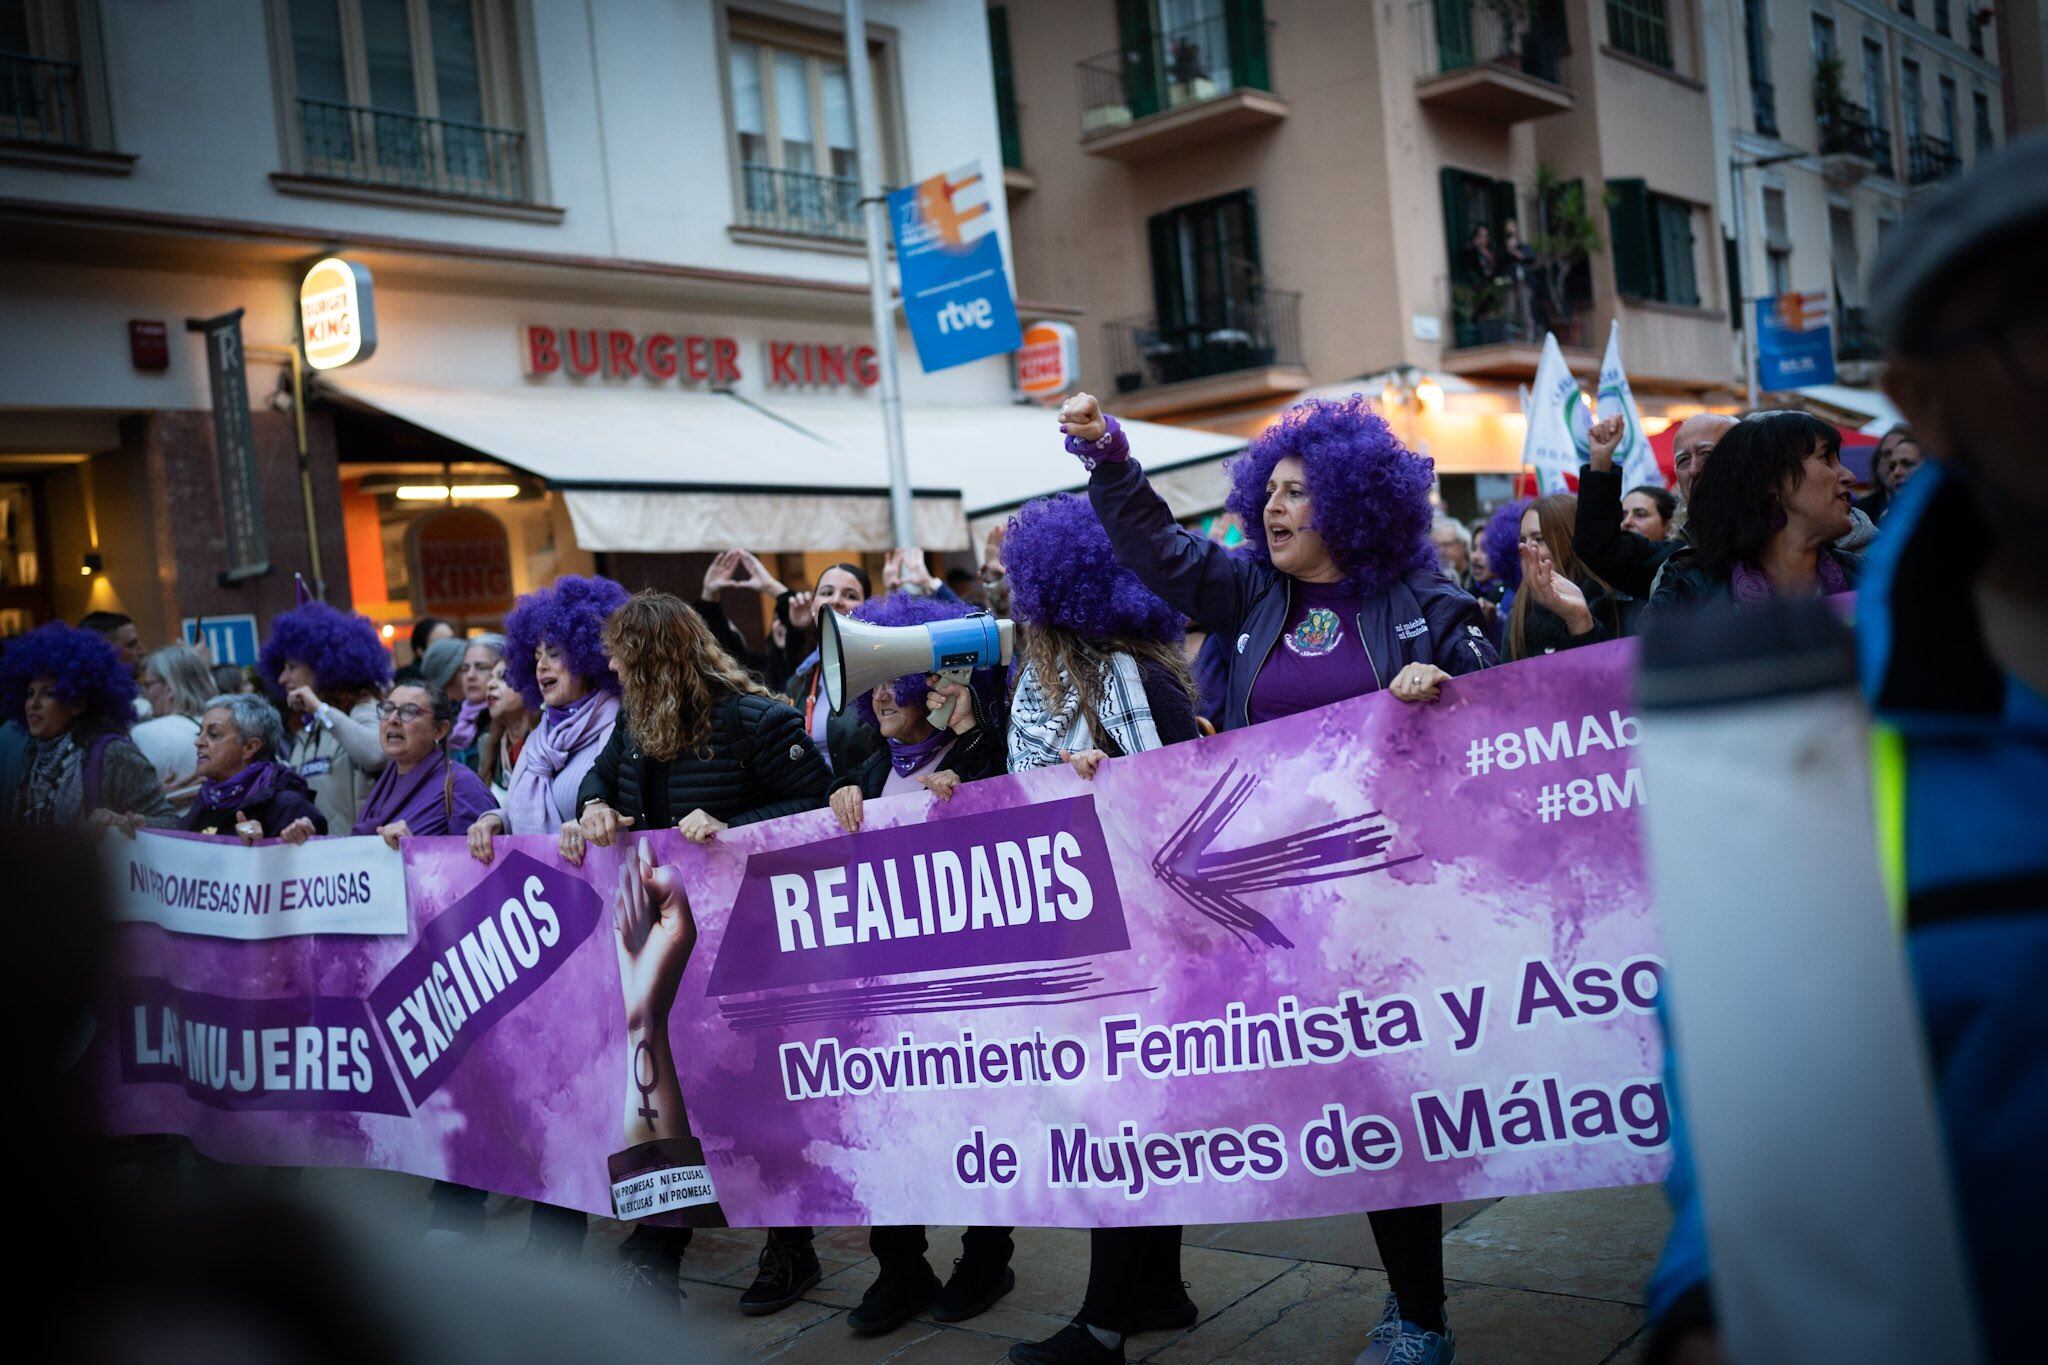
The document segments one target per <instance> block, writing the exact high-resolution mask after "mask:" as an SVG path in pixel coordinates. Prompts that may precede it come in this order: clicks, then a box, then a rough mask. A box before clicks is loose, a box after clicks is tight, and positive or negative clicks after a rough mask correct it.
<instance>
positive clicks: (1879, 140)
mask: <svg viewBox="0 0 2048 1365" xmlns="http://www.w3.org/2000/svg"><path fill="white" fill-rule="evenodd" d="M1816 113H1817V115H1818V117H1819V120H1820V151H1821V155H1822V156H1855V157H1861V158H1863V159H1864V160H1866V161H1868V162H1869V163H1870V164H1871V165H1872V166H1873V167H1875V168H1876V169H1877V171H1878V173H1879V174H1881V175H1890V174H1891V173H1892V135H1891V132H1890V131H1889V130H1888V129H1886V128H1884V127H1883V126H1881V125H1879V124H1874V123H1872V122H1871V121H1870V115H1869V114H1868V113H1867V112H1866V111H1865V110H1864V108H1863V106H1862V105H1860V104H1850V103H1849V102H1848V101H1846V100H1844V101H1842V102H1840V103H1838V104H1834V105H1831V106H1823V107H1821V108H1820V109H1818V110H1817V111H1816Z"/></svg>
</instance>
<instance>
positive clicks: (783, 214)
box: [740, 162, 867, 242]
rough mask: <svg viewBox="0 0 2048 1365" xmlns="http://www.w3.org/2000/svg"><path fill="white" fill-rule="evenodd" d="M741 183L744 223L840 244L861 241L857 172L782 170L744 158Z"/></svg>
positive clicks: (770, 230)
mask: <svg viewBox="0 0 2048 1365" xmlns="http://www.w3.org/2000/svg"><path fill="white" fill-rule="evenodd" d="M740 182H741V188H742V191H743V195H744V197H743V199H742V202H741V205H740V223H741V225H742V226H744V227H750V228H762V229H764V230H766V231H769V232H793V233H798V234H800V235H802V236H806V237H831V238H834V239H836V240H838V241H842V242H859V241H864V240H866V236H867V234H866V232H865V231H864V230H863V227H862V223H861V213H860V180H859V178H858V177H856V176H851V175H817V174H814V173H812V172H810V171H783V170H777V169H776V168H775V167H773V166H762V165H757V164H755V163H753V162H747V163H744V164H743V165H741V167H740Z"/></svg>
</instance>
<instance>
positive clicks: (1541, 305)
mask: <svg viewBox="0 0 2048 1365" xmlns="http://www.w3.org/2000/svg"><path fill="white" fill-rule="evenodd" d="M1545 332H1549V333H1552V334H1554V335H1555V336H1556V337H1557V344H1558V345H1560V346H1564V347H1567V348H1571V347H1577V348H1579V349H1581V350H1583V349H1584V348H1585V345H1586V336H1587V328H1586V318H1585V316H1584V313H1583V310H1582V309H1574V308H1572V307H1570V306H1569V305H1566V306H1563V307H1560V306H1558V305H1557V304H1555V303H1554V302H1552V301H1551V298H1550V293H1549V290H1548V289H1546V288H1545V287H1544V283H1543V279H1542V277H1541V275H1540V274H1533V273H1532V274H1531V275H1530V277H1529V278H1527V279H1525V280H1523V281H1521V282H1520V283H1516V282H1515V281H1513V280H1510V279H1506V278H1503V279H1499V280H1487V281H1479V282H1472V283H1464V284H1454V285H1452V286H1451V338H1450V343H1449V344H1448V345H1446V346H1445V347H1444V349H1445V350H1446V351H1468V350H1471V349H1473V348H1474V347H1478V346H1503V345H1513V344H1517V343H1527V344H1529V345H1536V344H1538V343H1540V342H1541V341H1542V340H1543V334H1544V333H1545Z"/></svg>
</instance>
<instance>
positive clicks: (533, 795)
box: [505, 692, 619, 834]
mask: <svg viewBox="0 0 2048 1365" xmlns="http://www.w3.org/2000/svg"><path fill="white" fill-rule="evenodd" d="M618 720H619V699H618V698H617V697H615V696H613V695H612V694H611V693H609V692H593V693H591V694H590V695H588V696H586V697H583V698H582V699H580V700H578V701H576V702H575V703H573V704H572V705H569V706H566V707H561V706H550V707H549V708H547V711H546V712H545V713H544V714H543V715H542V717H541V722H540V724H539V725H538V726H536V727H534V730H533V733H531V734H529V735H528V736H527V737H526V746H525V747H524V748H522V749H521V750H520V751H519V762H518V763H516V764H514V765H513V768H512V783H511V786H510V788H509V789H508V790H507V791H506V793H505V832H506V833H507V834H547V833H550V832H552V831H554V830H556V829H559V828H560V827H561V825H562V822H563V821H564V820H567V819H568V818H569V817H570V816H571V815H572V814H574V813H575V810H576V789H577V788H579V787H581V786H582V785H583V779H584V777H585V776H586V775H588V774H589V772H590V768H591V765H592V764H593V763H595V762H597V755H598V751H599V750H600V749H602V748H604V744H605V741H606V740H607V739H609V738H611V733H612V727H613V726H615V725H616V724H618Z"/></svg>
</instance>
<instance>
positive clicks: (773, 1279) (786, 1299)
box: [740, 1235, 823, 1318]
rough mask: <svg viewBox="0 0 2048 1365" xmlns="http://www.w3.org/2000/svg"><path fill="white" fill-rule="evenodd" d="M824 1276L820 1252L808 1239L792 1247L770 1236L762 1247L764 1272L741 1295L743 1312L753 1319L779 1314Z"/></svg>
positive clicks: (762, 1268) (741, 1309)
mask: <svg viewBox="0 0 2048 1365" xmlns="http://www.w3.org/2000/svg"><path fill="white" fill-rule="evenodd" d="M822 1278H823V1273H822V1272H821V1271H820V1270H819V1269H818V1253H817V1252H815V1251H813V1250H812V1249H811V1244H810V1243H809V1242H808V1241H806V1242H804V1243H802V1244H800V1245H799V1246H797V1247H795V1248H794V1249H791V1248H790V1247H787V1246H784V1245H783V1243H782V1242H781V1241H780V1240H779V1239H778V1238H776V1237H774V1236H772V1235H771V1236H770V1237H769V1238H768V1245H767V1246H765V1247H762V1248H761V1273H760V1274H758V1275H756V1276H755V1277H754V1282H753V1283H752V1284H750V1285H748V1286H747V1290H746V1292H745V1293H744V1294H741V1295H740V1311H741V1312H742V1313H745V1314H746V1315H747V1316H748V1317H751V1318H758V1317H761V1316H763V1315H764V1314H768V1313H779V1312H781V1311H782V1310H783V1309H785V1308H787V1307H789V1306H790V1305H791V1304H793V1303H795V1302H796V1301H797V1300H798V1299H800V1298H802V1297H803V1293H804V1291H805V1290H806V1289H809V1288H810V1287H811V1286H812V1285H814V1284H816V1283H817V1282H818V1281H819V1280H820V1279H822Z"/></svg>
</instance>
